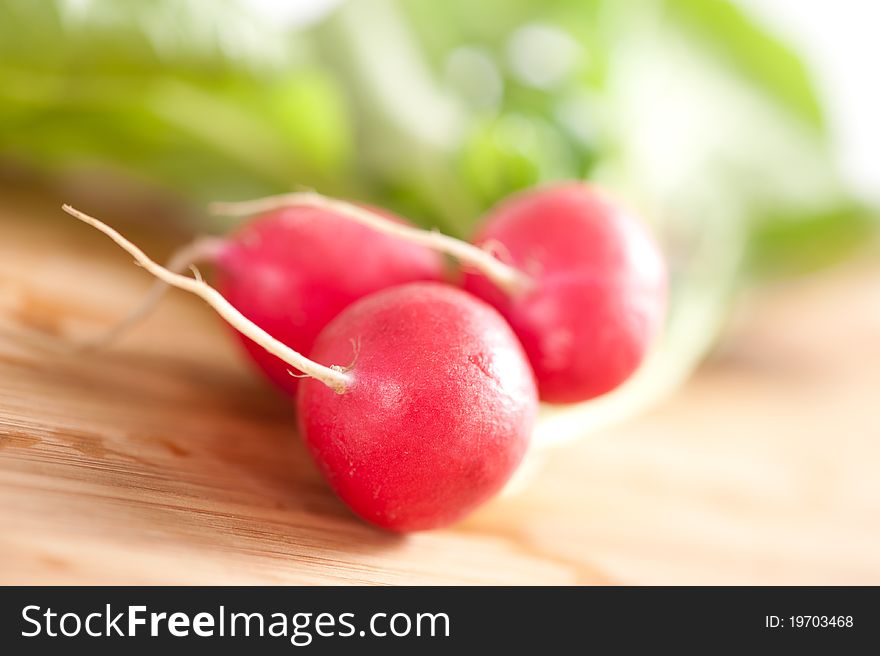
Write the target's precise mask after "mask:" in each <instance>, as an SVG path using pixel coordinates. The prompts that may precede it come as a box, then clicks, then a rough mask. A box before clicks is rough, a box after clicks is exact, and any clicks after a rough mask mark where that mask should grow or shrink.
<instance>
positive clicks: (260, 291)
mask: <svg viewBox="0 0 880 656" xmlns="http://www.w3.org/2000/svg"><path fill="white" fill-rule="evenodd" d="M373 211H376V210H373ZM383 214H384V213H383ZM386 216H387V217H388V219H389V220H391V221H395V222H400V223H402V219H399V218H397V217H394V216H392V215H390V214H387V215H386ZM196 260H202V261H209V262H211V263H213V264H215V265H216V267H217V273H218V284H217V287H218V289H219V290H220V291H221V293H222V294H223V296H224V297H226V299H227V300H228V301H229V302H230V303H232V305H234V306H235V307H236V308H237V309H238V310H239V311H240V312H241V313H242V314H243V315H244V316H246V317H247V318H248V319H251V320H252V321H253V322H254V323H256V324H257V325H258V326H260V327H261V328H262V329H263V330H265V331H266V332H268V333H269V334H270V335H272V336H273V337H275V338H276V339H279V340H281V341H282V342H284V343H285V344H287V345H289V346H291V347H292V348H294V349H296V350H297V351H300V352H301V353H308V352H309V350H311V347H312V343H313V342H314V340H315V337H316V336H317V334H318V332H319V331H320V330H321V329H322V328H323V327H324V326H325V325H327V322H329V321H330V320H331V319H332V318H333V317H335V316H336V315H337V314H339V312H341V311H342V310H343V309H344V308H346V307H347V306H348V305H350V304H351V303H352V302H354V301H356V300H357V299H359V298H361V297H363V296H366V295H367V294H371V293H373V292H375V291H378V290H380V289H384V288H386V287H392V286H395V285H399V284H402V283H405V282H413V281H418V280H442V279H443V274H444V263H443V258H442V256H440V255H439V254H438V253H436V252H435V251H432V250H430V249H427V248H424V247H422V246H418V245H415V244H410V243H406V242H402V241H401V240H399V239H394V238H393V237H390V236H388V235H384V234H381V233H378V232H376V231H375V230H370V229H369V228H367V227H364V226H362V225H359V224H357V223H353V222H352V221H350V220H347V219H346V218H344V217H343V216H341V215H339V214H338V213H336V212H333V211H331V210H327V209H324V208H322V207H314V206H310V205H308V204H307V203H303V204H300V205H296V206H292V207H286V208H283V209H278V210H274V211H271V212H268V213H266V214H264V215H262V216H259V217H257V218H255V219H254V220H252V221H248V222H247V223H245V224H244V225H243V226H241V227H240V228H239V229H238V230H236V231H235V232H234V233H233V234H232V235H230V236H229V237H227V238H225V239H210V240H200V241H198V242H196V243H195V244H194V245H193V246H190V247H188V248H186V249H184V250H182V251H181V252H180V253H178V254H177V255H176V256H175V257H174V258H172V260H171V261H170V262H169V264H168V267H167V268H169V269H171V270H174V271H181V270H184V269H185V268H186V266H187V265H189V264H191V263H192V262H193V261H196ZM159 286H160V289H155V290H154V291H153V293H151V295H150V298H149V300H147V301H146V303H145V304H144V305H142V306H141V307H140V308H138V309H137V311H136V312H135V313H134V314H133V315H131V316H130V317H129V319H127V320H126V321H124V322H123V323H122V324H121V325H120V326H118V327H116V328H114V329H113V331H112V332H111V333H110V335H109V336H107V337H105V338H104V339H103V340H101V341H102V342H103V343H106V341H107V340H108V339H110V338H113V337H115V336H117V335H118V334H119V333H121V332H122V331H123V330H124V329H126V328H127V327H128V326H130V325H131V324H132V323H133V322H134V321H136V320H139V319H140V317H141V316H143V314H145V312H146V311H147V310H148V309H149V307H151V306H152V305H154V304H155V302H156V301H157V300H158V298H159V297H160V294H161V289H164V288H165V285H164V284H163V283H159ZM237 334H238V336H239V337H240V338H241V341H242V343H243V345H244V347H245V349H246V350H247V352H248V354H249V355H250V356H251V358H252V359H253V360H254V361H255V362H256V363H257V365H258V366H259V367H260V368H261V369H262V370H263V372H264V373H265V374H266V375H267V376H268V377H269V379H270V380H271V381H272V382H273V383H275V385H277V386H278V387H280V388H281V389H283V390H285V391H287V392H290V393H293V392H294V391H295V390H296V387H297V384H298V380H297V378H295V377H293V376H291V375H290V374H289V369H290V367H289V366H288V365H287V364H286V363H284V362H283V361H282V360H280V359H279V358H277V357H275V356H274V355H271V354H270V353H267V352H266V350H265V349H263V348H261V347H260V346H258V345H256V344H254V342H253V341H251V340H250V339H248V338H247V337H244V336H243V335H241V333H237Z"/></svg>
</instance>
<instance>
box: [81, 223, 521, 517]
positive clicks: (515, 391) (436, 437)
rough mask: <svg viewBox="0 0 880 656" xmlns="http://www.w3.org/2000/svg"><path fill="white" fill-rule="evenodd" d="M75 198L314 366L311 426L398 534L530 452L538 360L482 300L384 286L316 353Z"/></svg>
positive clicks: (302, 365)
mask: <svg viewBox="0 0 880 656" xmlns="http://www.w3.org/2000/svg"><path fill="white" fill-rule="evenodd" d="M64 209H65V211H66V212H68V213H69V214H71V215H72V216H74V217H76V218H78V219H80V220H81V221H84V222H85V223H88V224H89V225H92V226H94V227H95V228H97V229H98V230H100V231H102V232H103V233H104V234H106V235H108V236H109V237H110V238H111V239H113V240H114V241H115V242H116V243H117V244H118V245H119V246H121V247H122V248H123V249H125V250H126V251H127V252H128V253H130V254H131V255H132V256H133V257H134V258H135V260H136V261H137V262H138V263H139V264H140V265H141V266H143V267H144V268H145V269H146V270H147V271H149V272H150V273H152V274H153V275H154V276H156V277H157V278H159V279H160V280H162V281H164V282H165V283H167V284H169V285H172V286H174V287H178V288H180V289H184V290H186V291H189V292H191V293H193V294H195V295H197V296H199V297H201V298H202V299H204V300H205V301H206V302H207V303H208V304H209V305H211V307H213V308H214V309H215V310H216V311H217V312H218V313H219V314H220V315H221V316H222V317H223V318H224V319H225V320H226V321H228V322H229V323H230V324H231V325H232V326H233V327H234V328H235V329H236V330H238V331H240V332H241V333H242V334H243V335H245V336H247V337H248V338H249V339H251V340H253V341H254V343H256V344H258V345H260V346H261V347H262V348H265V349H266V350H267V351H269V352H270V353H272V354H273V355H274V356H276V357H278V358H280V359H281V360H282V361H284V362H285V363H286V365H287V366H288V367H292V368H295V369H297V370H298V371H301V372H302V373H303V374H304V375H305V376H306V377H308V379H307V380H305V381H304V384H303V385H302V386H301V387H300V389H299V392H298V408H299V413H298V415H299V422H300V426H301V429H302V432H303V436H304V437H305V439H306V442H307V444H308V446H309V449H310V451H311V453H312V455H313V456H314V458H315V460H316V462H317V463H318V466H319V468H320V469H321V471H322V472H323V473H324V475H325V476H326V477H327V479H328V481H329V482H330V484H331V486H332V487H333V489H334V490H335V491H336V492H337V494H338V495H339V496H340V498H342V500H343V501H345V503H347V504H348V505H349V506H350V507H351V508H352V510H354V511H355V512H356V513H357V514H358V515H360V516H361V517H363V518H364V519H366V520H368V521H370V522H372V523H374V524H377V525H379V526H382V527H384V528H386V529H389V530H394V531H414V530H422V529H429V528H435V527H439V526H443V525H446V524H449V523H451V522H454V521H456V520H458V519H460V518H461V517H463V516H464V515H465V514H467V513H468V512H470V511H471V510H473V509H474V508H475V507H476V506H477V505H479V504H480V503H482V502H483V501H485V500H486V499H488V498H489V497H490V496H492V494H494V493H495V492H496V491H498V490H499V489H500V488H501V486H502V485H503V484H504V483H505V482H506V481H507V479H508V478H509V477H510V475H511V474H512V473H513V471H514V470H515V469H516V467H517V465H518V464H519V462H520V460H521V459H522V457H523V454H524V452H525V450H526V447H527V445H528V442H529V436H530V434H531V430H532V426H533V423H534V418H535V415H536V413H537V405H538V402H537V391H536V389H535V383H534V379H533V375H532V371H531V369H530V367H529V365H528V362H527V360H526V357H525V354H524V353H523V351H522V347H521V345H520V343H519V341H518V340H517V338H516V336H515V335H514V334H513V332H512V331H511V329H510V327H509V326H508V324H507V322H505V321H504V319H503V318H502V317H501V315H500V314H499V313H498V312H497V311H496V310H495V309H493V308H492V307H491V306H489V305H487V304H486V303H484V302H483V301H481V300H479V299H477V298H476V297H474V296H472V295H470V294H467V293H465V292H464V291H461V290H459V289H456V288H454V287H450V286H447V285H443V284H439V283H433V282H421V283H410V284H406V285H402V286H398V287H394V288H391V289H387V290H383V291H381V292H377V293H375V294H372V295H370V296H367V297H365V298H363V299H361V300H360V301H357V302H355V303H354V304H353V305H351V306H350V307H349V308H347V309H345V310H343V311H342V312H341V313H340V314H339V315H338V316H337V317H336V318H335V319H333V320H332V321H331V322H330V324H329V325H328V326H327V327H326V328H325V329H324V330H323V331H321V333H320V335H319V336H318V338H317V340H316V343H315V347H314V349H313V351H312V358H306V357H304V356H303V355H302V354H300V353H299V352H297V351H296V350H294V349H292V348H290V347H289V346H288V345H286V344H284V343H282V342H281V341H279V340H277V339H275V338H274V337H272V335H271V334H269V333H268V332H267V331H265V330H263V329H262V328H260V327H259V326H258V325H257V324H256V323H255V322H253V321H251V320H249V319H248V318H246V317H245V316H244V314H242V312H240V311H239V310H238V309H236V308H235V307H234V306H233V305H232V304H231V303H230V302H229V301H228V300H227V299H225V298H224V297H223V296H222V295H221V294H220V292H218V291H217V290H216V289H214V288H212V287H210V286H209V285H208V284H206V283H205V282H204V281H203V280H201V279H200V278H198V277H197V278H196V279H193V278H188V277H186V276H183V275H180V274H176V273H174V272H172V271H169V270H168V269H166V268H164V267H162V266H160V265H158V264H156V263H155V262H153V261H152V260H151V259H149V258H148V257H147V256H146V255H145V254H144V253H143V252H142V251H141V250H140V249H139V248H138V247H137V246H135V245H134V244H132V243H131V242H129V241H127V240H126V239H125V238H124V237H123V236H122V235H120V234H119V233H118V232H116V231H115V230H113V229H112V228H110V227H109V226H107V225H105V224H103V223H101V222H100V221H98V220H97V219H94V218H92V217H90V216H88V215H86V214H83V213H82V212H79V211H77V210H75V209H73V208H71V207H69V206H65V207H64ZM293 302H297V300H296V299H294V300H293ZM321 361H323V362H334V363H338V364H334V365H332V366H326V365H323V364H319V362H321Z"/></svg>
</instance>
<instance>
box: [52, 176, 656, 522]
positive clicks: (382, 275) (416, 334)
mask: <svg viewBox="0 0 880 656" xmlns="http://www.w3.org/2000/svg"><path fill="white" fill-rule="evenodd" d="M65 209H66V210H67V211H68V212H69V213H70V214H72V215H73V216H75V217H77V218H79V219H81V220H83V221H85V222H87V223H90V224H91V225H93V226H95V227H96V228H98V229H100V230H102V231H103V232H105V233H106V234H108V235H109V236H110V237H111V238H113V239H114V240H115V241H116V242H117V243H118V244H119V245H120V246H122V247H123V248H124V249H126V250H127V251H128V252H129V253H131V254H132V255H134V257H135V258H136V260H137V261H138V262H139V263H140V264H141V265H142V266H144V267H145V268H146V269H147V270H149V271H150V272H151V273H153V274H154V275H155V276H156V277H158V278H159V279H160V280H162V281H164V282H165V283H167V284H170V285H173V286H175V287H179V288H182V289H185V290H188V291H190V292H192V293H194V294H197V295H199V296H201V297H202V298H203V299H205V300H206V301H207V302H208V303H209V304H210V305H211V306H212V307H214V308H215V310H217V311H218V312H219V313H220V314H221V316H223V318H224V319H226V321H227V322H229V323H230V324H231V325H232V326H233V327H234V328H235V329H236V330H237V331H238V332H239V334H240V335H241V337H242V339H243V341H244V345H245V347H246V348H247V351H248V353H249V354H250V355H251V357H252V358H253V359H254V360H255V361H256V363H257V364H258V365H259V366H260V367H261V368H262V370H263V371H264V372H265V373H266V375H267V376H268V377H269V378H270V379H271V380H272V382H274V383H275V384H276V385H277V386H278V387H280V388H281V389H282V390H284V391H285V392H286V393H288V394H290V395H292V396H295V397H296V402H297V408H298V416H299V425H300V428H301V432H302V435H303V436H304V438H305V440H306V443H307V444H308V447H309V450H310V451H311V453H312V456H313V457H314V459H315V462H316V463H317V465H318V467H319V468H320V470H321V471H322V472H323V474H324V476H325V477H326V478H327V480H328V481H329V483H330V485H331V486H332V487H333V489H334V490H335V491H336V493H337V494H338V495H339V496H340V497H341V498H342V500H343V501H344V502H345V503H346V504H348V505H349V506H350V507H351V508H352V510H354V512H356V513H357V514H358V515H360V516H361V517H363V518H364V519H366V520H367V521H369V522H372V523H374V524H377V525H379V526H382V527H384V528H386V529H391V530H395V531H414V530H421V529H429V528H434V527H438V526H443V525H446V524H449V523H451V522H454V521H456V520H458V519H460V518H461V517H463V516H464V515H466V514H467V513H469V512H470V511H471V510H473V509H474V508H475V507H476V506H478V505H479V504H480V503H482V502H483V501H485V500H487V499H488V498H489V497H491V496H492V495H493V494H494V493H496V492H497V491H498V490H499V489H500V488H501V487H502V486H503V485H504V483H505V482H506V481H507V480H508V478H509V477H510V476H511V474H512V473H513V472H514V470H515V469H516V467H517V466H518V465H519V463H520V461H521V460H522V457H523V455H524V453H525V451H526V448H527V446H528V443H529V437H530V434H531V432H532V427H533V423H534V420H535V416H536V413H537V409H538V400H539V399H540V400H541V401H545V402H548V403H575V402H579V401H584V400H587V399H590V398H593V397H596V396H598V395H600V394H603V393H605V392H608V391H609V390H612V389H614V388H615V387H617V386H618V385H620V384H621V383H622V382H623V381H624V380H625V379H626V378H627V377H629V376H630V374H632V373H633V371H634V370H635V369H636V368H637V367H638V365H639V364H640V362H641V361H642V359H643V358H644V356H645V354H646V351H647V350H648V347H649V345H650V343H651V341H652V339H653V338H654V337H655V335H656V334H657V333H658V332H659V330H660V327H661V324H662V322H663V318H664V313H665V305H666V291H667V282H666V271H665V266H664V263H663V259H662V257H661V255H660V253H659V251H658V249H657V247H656V246H655V244H654V242H653V241H652V240H651V238H650V237H649V235H648V234H647V231H646V230H645V228H644V227H643V226H642V225H641V224H639V223H638V222H636V221H635V220H633V219H631V218H630V217H629V216H628V215H627V214H626V213H625V212H624V211H622V210H621V208H619V207H618V206H617V205H616V204H614V203H613V202H611V201H610V200H609V199H607V198H605V197H603V196H602V195H600V194H599V193H597V192H596V191H595V190H594V189H591V188H590V187H588V186H586V185H584V184H580V183H568V184H563V185H557V186H552V187H545V188H540V189H536V190H532V191H529V192H525V193H522V194H519V195H516V196H514V197H511V198H510V199H508V200H506V201H505V202H503V203H502V204H501V205H500V206H498V207H497V208H495V209H494V210H493V211H492V212H491V213H490V214H489V216H488V217H487V218H486V220H485V222H484V224H483V226H482V228H481V230H480V232H479V234H478V235H477V237H476V238H475V240H474V242H473V243H472V244H468V243H465V242H462V241H459V240H456V239H453V238H451V237H447V236H444V235H441V234H439V233H436V232H427V231H423V230H420V229H417V228H415V227H412V226H410V225H408V224H406V223H405V222H403V221H402V220H401V219H398V218H396V217H393V216H391V215H389V214H387V213H384V212H380V211H378V210H375V209H371V208H367V207H362V206H358V205H352V204H350V203H346V202H343V201H338V200H334V199H330V198H325V197H323V196H319V195H318V194H314V193H295V194H288V195H285V196H278V197H272V198H267V199H260V200H257V201H251V202H248V203H239V204H221V205H218V206H216V207H215V210H216V211H218V212H226V213H231V214H259V216H257V218H255V219H254V220H252V221H250V222H248V223H246V224H244V225H243V226H242V227H241V228H240V229H239V230H238V231H237V232H236V233H235V234H233V235H231V236H230V237H229V238H227V239H224V240H219V241H217V240H215V241H212V242H211V243H210V248H206V249H202V250H201V252H200V251H199V250H198V249H196V250H194V251H190V252H189V254H188V256H187V257H186V258H184V259H183V260H180V259H179V258H178V260H179V261H178V262H177V263H176V265H175V268H183V267H182V266H180V265H182V264H185V263H186V262H185V260H187V259H189V258H190V257H193V256H199V257H203V258H205V257H206V258H208V259H210V260H211V261H212V262H213V263H214V264H215V265H216V266H217V268H218V271H219V281H218V283H219V285H218V286H219V290H220V291H218V290H217V289H214V288H212V287H210V286H208V285H207V284H206V283H205V282H204V281H203V280H202V279H201V277H200V276H198V275H197V276H196V278H195V279H194V278H190V277H187V276H183V275H180V274H179V273H177V272H175V271H172V270H170V269H169V268H165V267H162V266H160V265H158V264H156V263H155V262H153V261H152V260H150V259H149V258H148V257H147V256H146V255H144V253H143V252H141V251H140V250H139V249H138V248H137V247H136V246H134V245H133V244H131V243H130V242H128V241H127V240H126V239H125V238H123V237H122V236H121V235H119V233H117V232H116V231H114V230H113V229H112V228H109V227H108V226H106V225H104V224H103V223H101V222H100V221H98V220H96V219H93V218H91V217H89V216H87V215H85V214H82V213H81V212H78V211H77V210H74V209H72V208H70V207H67V206H65ZM442 254H447V255H451V256H453V257H454V258H455V259H457V260H458V262H459V263H460V264H461V265H462V267H463V272H462V275H461V276H458V277H457V278H453V277H447V275H446V272H445V261H444V258H443V255H442ZM453 279H455V280H456V282H458V283H459V284H452V283H451V282H449V281H451V280H453ZM304 353H307V354H309V357H308V358H306V357H305V356H304V355H303V354H304ZM300 378H302V379H303V380H300Z"/></svg>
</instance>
